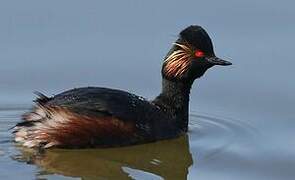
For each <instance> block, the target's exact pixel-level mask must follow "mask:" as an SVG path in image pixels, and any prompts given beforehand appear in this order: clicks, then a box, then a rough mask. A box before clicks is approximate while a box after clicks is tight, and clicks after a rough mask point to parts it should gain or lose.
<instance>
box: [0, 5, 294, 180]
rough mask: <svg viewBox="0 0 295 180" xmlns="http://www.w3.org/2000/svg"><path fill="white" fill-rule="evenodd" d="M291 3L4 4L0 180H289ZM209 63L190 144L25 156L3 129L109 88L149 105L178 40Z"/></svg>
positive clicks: (194, 103)
mask: <svg viewBox="0 0 295 180" xmlns="http://www.w3.org/2000/svg"><path fill="white" fill-rule="evenodd" d="M293 7H294V2H293V1H272V2H270V1H266V0H262V1H254V0H248V1H243V2H238V1H231V0H225V1H222V2H221V1H211V0H210V1H202V2H198V1H186V2H182V1H169V2H152V1H146V2H139V1H120V2H116V1H104V2H102V1H87V2H85V1H83V2H82V1H57V0H52V1H46V2H45V1H33V0H28V1H16V0H12V1H1V2H0V39H1V41H0V62H1V66H0V179H82V178H83V179H98V178H101V179H103V178H105V179H173V178H174V179H185V178H187V179H208V180H211V179H213V180H214V179H218V180H220V179H224V180H228V179H239V180H240V179H241V180H243V179H245V180H248V179H257V180H261V179H267V180H269V179H275V180H281V179H287V180H288V179H290V180H291V179H294V176H295V172H294V167H295V153H294V152H295V141H293V139H292V137H294V135H295V134H294V129H295V121H294V119H295V115H294V110H293V109H294V106H295V96H294V92H295V83H294V80H293V77H294V71H293V67H294V66H295V61H294V60H293V59H294V57H293V53H292V52H293V47H294V45H293V44H294V42H295V36H294V32H295V25H294V23H292V22H293V19H294V17H295V12H294V10H293V9H294V8H293ZM190 24H199V25H202V26H203V27H204V28H205V29H206V30H207V31H208V33H209V35H210V36H211V38H212V40H213V43H214V45H215V52H216V54H217V55H218V56H220V57H222V58H224V59H229V60H230V61H231V62H233V65H232V66H230V67H214V68H212V69H210V70H209V71H208V72H207V73H206V74H205V76H204V77H202V78H201V79H200V80H198V81H197V82H196V83H195V84H194V86H193V89H192V91H191V100H190V131H189V133H188V135H187V137H181V138H179V139H176V140H169V141H163V142H158V143H153V144H147V145H140V146H134V147H126V148H122V149H120V148H119V149H110V150H109V149H104V150H100V149H95V150H50V151H48V152H46V153H45V154H38V153H37V154H36V153H35V152H31V151H28V150H26V149H22V148H20V147H18V146H17V145H15V144H14V143H13V142H12V135H11V134H10V131H7V129H8V128H9V127H11V126H13V125H14V124H15V123H16V122H17V121H19V120H20V115H21V114H22V113H23V112H25V111H26V110H28V109H29V108H30V107H31V104H32V99H34V95H33V94H32V92H33V91H35V90H38V91H41V92H43V93H45V94H47V95H52V94H57V93H59V92H62V91H63V90H66V89H70V88H73V87H80V86H90V85H91V86H106V87H112V88H118V89H123V90H127V91H130V92H133V93H136V94H138V95H141V96H144V97H147V98H153V97H154V96H156V95H157V94H158V92H159V91H160V84H161V77H160V69H161V63H162V59H163V57H164V56H165V54H166V53H167V51H168V50H169V48H170V46H171V43H172V42H173V41H174V40H175V39H176V38H177V34H178V32H179V31H180V30H181V29H183V28H184V27H186V26H187V25H190Z"/></svg>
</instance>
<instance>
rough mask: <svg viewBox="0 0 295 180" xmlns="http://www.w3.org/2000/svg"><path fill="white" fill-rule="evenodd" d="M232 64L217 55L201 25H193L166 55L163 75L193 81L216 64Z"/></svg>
mask: <svg viewBox="0 0 295 180" xmlns="http://www.w3.org/2000/svg"><path fill="white" fill-rule="evenodd" d="M231 64H232V63H230V62H228V61H225V60H222V59H220V58H218V57H216V56H215V54H214V50H213V45H212V41H211V39H210V37H209V35H208V34H207V32H206V31H205V30H204V29H203V28H202V27H201V26H196V25H193V26H189V27H187V28H185V29H184V30H182V31H181V32H180V34H179V38H178V39H177V41H176V42H175V43H174V44H173V47H172V48H171V50H170V51H169V53H168V54H167V56H166V57H165V60H164V63H163V67H162V75H163V77H164V78H166V79H169V80H176V81H177V80H180V81H193V80H195V79H196V78H199V77H201V76H202V75H203V74H204V73H205V72H206V70H207V69H209V68H210V67H213V66H214V65H221V66H227V65H231Z"/></svg>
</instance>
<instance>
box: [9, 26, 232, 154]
mask: <svg viewBox="0 0 295 180" xmlns="http://www.w3.org/2000/svg"><path fill="white" fill-rule="evenodd" d="M214 65H223V66H226V65H231V63H230V62H228V61H225V60H222V59H220V58H217V57H216V56H215V54H214V51H213V45H212V42H211V39H210V37H209V35H208V34H207V33H206V31H205V30H204V29H203V28H202V27H200V26H196V25H194V26H189V27H187V28H186V29H184V30H183V31H181V32H180V34H179V38H178V39H177V40H176V42H175V43H174V44H173V46H172V48H171V50H170V51H169V52H168V54H167V56H166V57H165V59H164V63H163V66H162V78H163V80H162V92H161V93H160V95H159V96H157V97H156V98H155V99H154V100H152V101H148V100H145V99H144V98H142V97H139V96H136V95H134V94H131V93H128V92H125V91H121V90H115V89H108V88H100V87H85V88H77V89H72V90H69V91H66V92H63V93H61V94H58V95H56V96H54V97H46V96H45V95H43V94H41V93H38V95H39V97H38V98H37V99H36V105H35V106H34V108H33V109H32V111H31V112H29V113H26V114H24V115H23V121H22V122H20V123H18V124H17V125H16V126H15V127H14V133H15V141H16V142H20V143H22V144H23V146H26V147H30V148H33V147H40V148H49V147H61V148H85V147H114V146H124V145H132V144H139V143H146V142H153V141H157V140H162V139H169V138H175V137H177V136H179V135H181V134H183V133H185V132H187V129H188V107H189V93H190V89H191V86H192V84H193V82H194V80H195V79H197V78H199V77H201V76H202V75H203V74H204V73H205V71H206V70H207V69H209V68H211V67H212V66H214Z"/></svg>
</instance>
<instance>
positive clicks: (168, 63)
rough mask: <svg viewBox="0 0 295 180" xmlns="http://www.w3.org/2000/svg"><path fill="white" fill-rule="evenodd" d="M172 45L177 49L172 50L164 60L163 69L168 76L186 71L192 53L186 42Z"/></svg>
mask: <svg viewBox="0 0 295 180" xmlns="http://www.w3.org/2000/svg"><path fill="white" fill-rule="evenodd" d="M174 45H176V46H178V47H179V49H177V50H175V51H174V52H172V53H171V54H170V55H169V56H168V57H167V58H166V59H165V61H164V63H165V68H164V71H165V74H166V75H167V76H168V77H179V76H181V75H182V74H183V73H184V72H186V71H187V70H188V67H189V64H190V60H191V58H192V57H193V54H194V52H193V50H192V48H191V46H190V45H189V44H188V43H185V44H180V43H174Z"/></svg>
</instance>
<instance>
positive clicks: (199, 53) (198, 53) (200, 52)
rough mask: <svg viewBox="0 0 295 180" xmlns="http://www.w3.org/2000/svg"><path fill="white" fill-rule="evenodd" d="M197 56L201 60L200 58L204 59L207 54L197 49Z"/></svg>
mask: <svg viewBox="0 0 295 180" xmlns="http://www.w3.org/2000/svg"><path fill="white" fill-rule="evenodd" d="M195 56H196V57H198V58H200V57H204V56H205V53H204V52H203V51H202V50H200V49H197V50H196V51H195Z"/></svg>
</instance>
